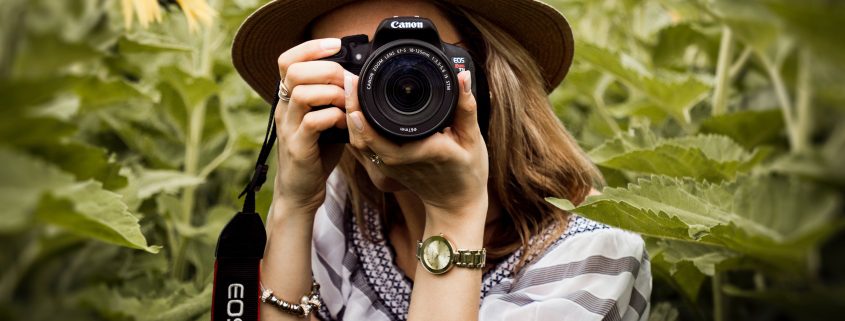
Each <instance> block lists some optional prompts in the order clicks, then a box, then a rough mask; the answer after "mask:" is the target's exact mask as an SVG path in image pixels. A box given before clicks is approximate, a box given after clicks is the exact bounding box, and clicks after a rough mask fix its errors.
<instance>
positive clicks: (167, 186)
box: [137, 170, 203, 199]
mask: <svg viewBox="0 0 845 321" xmlns="http://www.w3.org/2000/svg"><path fill="white" fill-rule="evenodd" d="M202 182H203V179H202V178H199V177H196V176H193V175H188V174H185V173H182V172H177V171H171V170H144V171H142V172H141V173H140V174H139V175H138V182H137V184H138V197H139V198H140V199H146V198H149V197H150V196H153V195H155V194H157V193H159V192H170V193H173V192H176V191H178V190H179V189H180V188H184V187H188V186H196V185H199V184H202Z"/></svg>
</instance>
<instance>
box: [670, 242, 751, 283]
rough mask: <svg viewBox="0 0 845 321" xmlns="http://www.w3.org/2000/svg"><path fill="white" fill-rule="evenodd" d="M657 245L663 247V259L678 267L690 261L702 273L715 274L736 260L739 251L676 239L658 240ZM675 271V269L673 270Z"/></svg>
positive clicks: (675, 267)
mask: <svg viewBox="0 0 845 321" xmlns="http://www.w3.org/2000/svg"><path fill="white" fill-rule="evenodd" d="M656 242H657V246H658V247H660V248H661V249H663V251H661V254H662V255H663V259H664V260H665V261H666V262H667V263H670V264H672V265H673V268H674V269H677V265H679V264H681V263H684V262H689V263H691V264H692V265H693V266H695V267H696V268H697V269H698V270H699V271H700V272H701V273H703V274H705V275H708V276H713V275H714V274H715V273H716V271H717V270H719V271H722V270H724V268H725V266H726V265H728V264H729V263H731V261H736V259H737V258H738V257H739V256H740V254H739V253H736V252H734V251H731V250H729V249H726V248H724V247H720V246H712V245H707V244H701V243H693V242H683V241H676V240H657V241H656ZM671 272H673V273H674V271H671Z"/></svg>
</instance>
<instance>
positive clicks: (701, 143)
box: [588, 127, 765, 182]
mask: <svg viewBox="0 0 845 321" xmlns="http://www.w3.org/2000/svg"><path fill="white" fill-rule="evenodd" d="M588 155H589V156H590V158H591V159H592V160H593V162H595V163H596V164H599V165H601V166H604V167H609V168H615V169H620V170H629V171H635V172H641V173H650V174H661V175H667V176H672V177H692V178H696V179H703V180H709V181H714V182H715V181H722V180H726V179H732V178H734V177H735V176H736V175H737V174H738V173H741V172H745V171H748V170H749V169H750V168H751V167H752V166H753V165H754V164H757V163H758V162H759V161H760V160H762V158H763V157H764V156H765V153H763V152H762V151H760V150H758V151H756V152H755V153H748V152H746V151H745V150H744V149H743V148H742V147H741V146H739V145H737V144H736V143H734V142H733V141H732V140H731V139H730V138H727V137H724V136H718V135H698V136H688V137H680V138H672V139H663V138H659V137H657V136H656V135H655V134H654V133H652V132H651V131H649V130H648V129H647V128H641V127H635V128H632V130H630V131H628V132H626V133H620V134H619V135H618V136H617V137H616V138H614V139H612V140H609V141H607V142H605V143H604V144H602V145H601V146H599V147H596V148H595V149H593V150H591V151H590V152H589V153H588Z"/></svg>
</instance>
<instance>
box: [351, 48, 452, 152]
mask: <svg viewBox="0 0 845 321" xmlns="http://www.w3.org/2000/svg"><path fill="white" fill-rule="evenodd" d="M448 62H449V60H448V58H447V57H446V56H445V54H444V53H443V52H442V50H440V49H439V48H436V47H434V46H432V45H431V44H428V43H426V42H422V41H419V40H415V39H399V40H395V41H393V42H389V43H387V44H385V45H383V46H381V47H379V49H377V50H376V51H375V52H373V53H372V54H371V55H370V57H368V59H367V61H366V62H365V63H364V66H363V68H362V69H361V76H362V77H361V80H360V82H359V84H358V91H359V92H358V94H359V96H358V97H359V101H360V102H361V110H362V112H363V113H364V116H365V117H367V121H368V122H370V124H372V125H373V127H374V128H376V129H377V130H379V132H380V133H382V134H383V135H385V136H388V137H391V138H394V139H398V140H412V139H420V138H424V137H426V136H429V135H431V134H433V133H435V132H437V131H439V130H441V129H442V128H443V127H444V126H445V125H446V124H448V123H449V122H450V121H451V117H452V114H453V111H454V109H455V106H456V104H457V100H458V99H457V98H458V96H457V90H458V88H457V87H456V86H457V77H456V75H455V74H454V72H453V71H452V68H450V65H449V63H448Z"/></svg>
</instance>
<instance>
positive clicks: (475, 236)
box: [423, 192, 488, 248]
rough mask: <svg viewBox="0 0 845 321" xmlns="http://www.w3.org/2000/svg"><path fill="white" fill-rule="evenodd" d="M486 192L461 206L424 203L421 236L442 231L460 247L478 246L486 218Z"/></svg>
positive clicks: (482, 238)
mask: <svg viewBox="0 0 845 321" xmlns="http://www.w3.org/2000/svg"><path fill="white" fill-rule="evenodd" d="M487 204H488V199H487V193H486V192H485V193H484V194H483V197H479V198H477V199H475V200H472V201H470V202H467V203H465V204H462V205H461V206H456V207H450V208H441V207H437V206H429V205H426V224H425V231H424V232H423V237H424V238H425V237H428V236H432V235H437V234H440V233H443V234H444V235H446V236H448V237H449V238H450V239H452V240H453V241H454V242H456V245H457V246H458V247H460V248H480V247H481V246H482V245H483V241H484V226H485V222H486V220H487V206H488V205H487Z"/></svg>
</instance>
